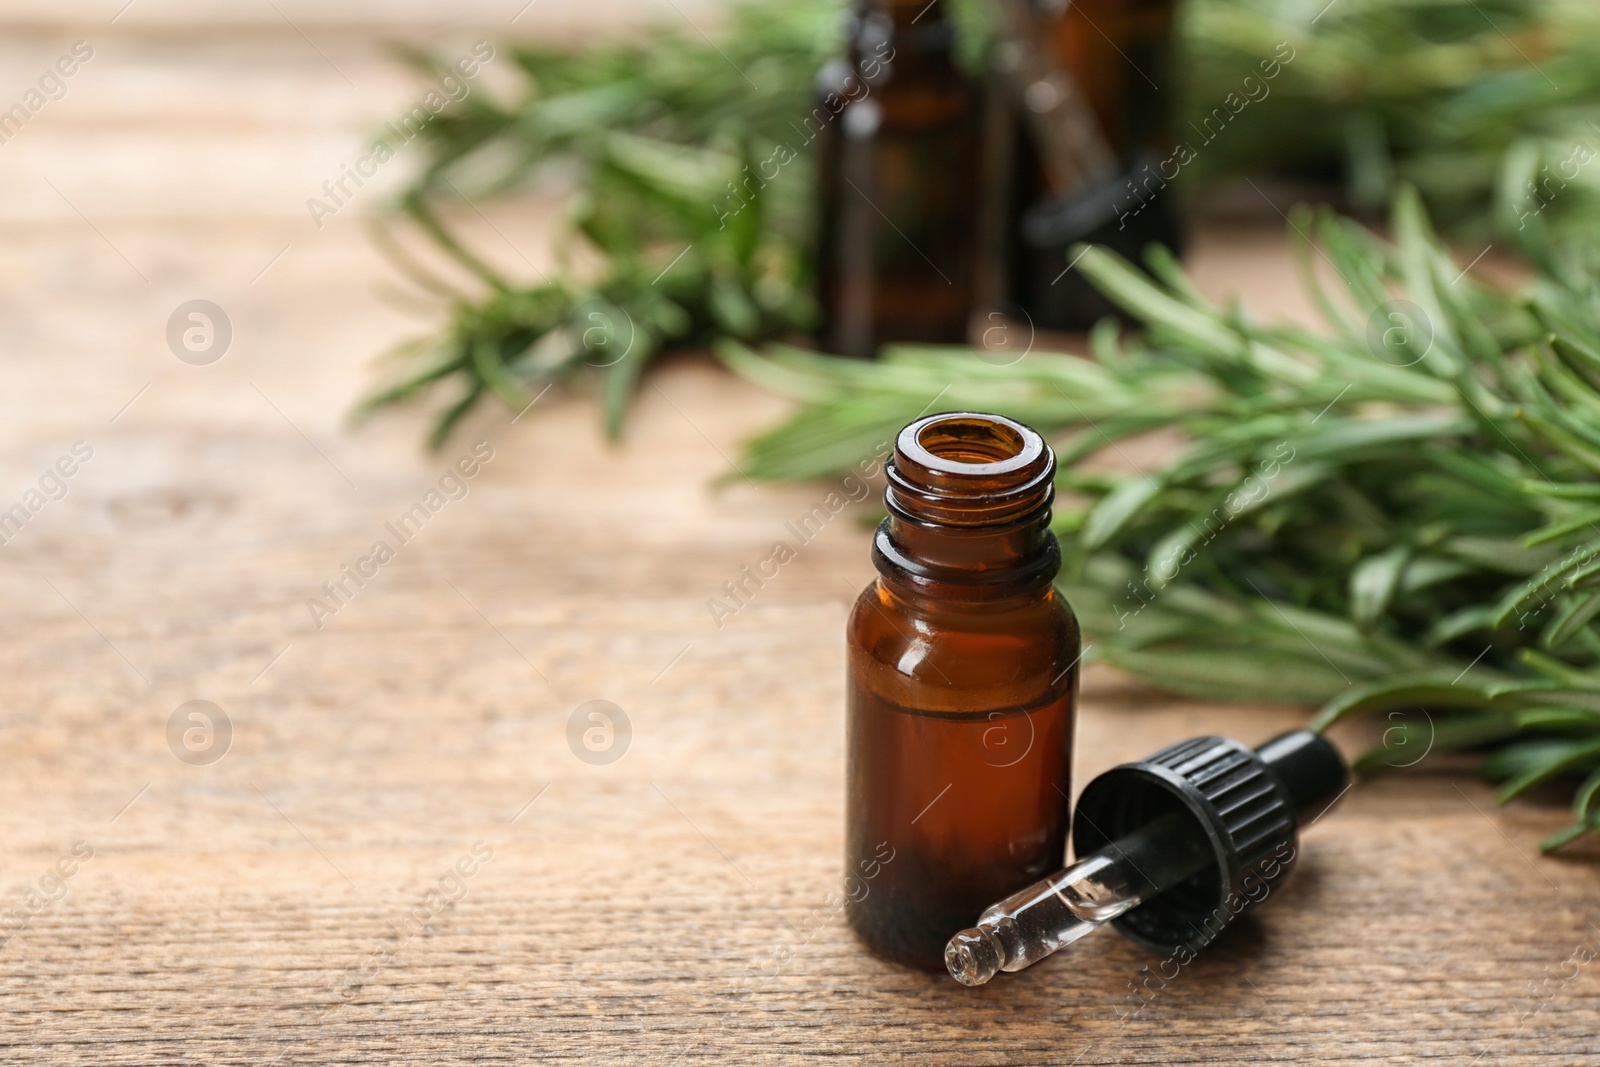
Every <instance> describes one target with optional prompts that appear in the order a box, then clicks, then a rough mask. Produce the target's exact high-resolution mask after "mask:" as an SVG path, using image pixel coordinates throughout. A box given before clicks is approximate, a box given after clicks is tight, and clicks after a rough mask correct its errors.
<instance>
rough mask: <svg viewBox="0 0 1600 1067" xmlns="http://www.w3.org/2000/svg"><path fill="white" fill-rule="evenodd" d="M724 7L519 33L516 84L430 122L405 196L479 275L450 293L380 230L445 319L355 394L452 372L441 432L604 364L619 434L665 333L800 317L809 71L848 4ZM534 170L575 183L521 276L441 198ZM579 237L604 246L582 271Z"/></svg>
mask: <svg viewBox="0 0 1600 1067" xmlns="http://www.w3.org/2000/svg"><path fill="white" fill-rule="evenodd" d="M728 19H729V23H728V26H727V28H726V30H725V31H724V32H722V33H720V34H719V40H718V41H717V42H715V43H713V42H712V41H710V40H706V39H702V38H701V37H699V36H697V35H693V34H690V33H687V32H685V33H678V32H669V31H665V30H659V31H656V32H654V33H651V34H649V35H647V36H645V37H643V38H641V39H636V40H632V41H617V42H606V43H602V44H598V45H594V46H591V47H589V48H586V49H583V50H581V51H578V52H570V51H564V50H559V49H554V48H541V47H532V46H517V47H516V48H515V49H514V51H513V57H514V62H515V64H516V69H517V78H518V83H519V84H518V87H517V90H516V92H517V97H516V99H515V100H513V101H511V102H510V103H508V104H502V103H498V102H496V100H495V99H493V98H491V95H490V94H489V93H488V92H484V91H480V92H476V93H473V94H470V95H468V96H467V97H465V98H464V99H463V100H461V101H460V102H459V103H457V104H455V105H453V106H452V107H451V108H450V109H448V110H446V111H445V112H443V113H441V114H440V115H438V116H437V117H436V118H435V119H434V120H433V121H432V122H431V123H430V124H429V125H428V126H426V127H425V128H424V130H425V132H424V135H423V144H424V146H425V150H426V151H427V153H428V162H427V166H426V168H425V170H424V172H423V174H422V175H421V177H420V178H419V179H418V181H417V182H416V184H415V185H414V187H412V188H411V189H410V190H409V191H408V192H407V193H406V194H405V196H404V198H403V201H402V207H403V209H404V213H405V215H406V216H407V217H409V218H410V219H411V220H412V221H414V222H415V223H416V224H417V225H418V226H419V227H420V228H421V230H422V231H423V233H425V234H426V235H427V236H428V237H429V238H431V240H432V242H433V244H435V245H436V246H437V248H438V249H439V250H440V251H442V252H444V253H445V254H447V255H448V256H449V257H450V258H452V259H453V260H455V261H456V263H457V264H459V265H460V266H462V267H464V268H465V269H466V270H467V272H469V273H470V274H471V275H473V276H474V277H475V278H476V280H477V282H478V283H479V284H478V287H477V288H476V289H475V290H474V291H471V292H462V291H459V290H457V289H455V288H453V287H452V286H450V285H447V284H446V283H445V282H443V281H441V280H439V279H438V278H437V277H436V276H434V274H433V273H430V272H429V271H427V270H425V269H424V268H422V267H420V266H419V265H417V263H416V262H415V260H414V259H413V258H412V257H409V256H406V255H404V254H403V253H401V252H400V251H399V249H398V247H396V246H395V244H394V243H393V242H391V248H392V249H393V250H394V251H395V253H396V258H397V262H399V263H401V264H402V265H403V266H404V267H405V268H406V270H407V271H408V273H410V274H411V276H412V277H413V278H414V279H415V280H416V281H417V282H418V283H419V284H420V285H421V286H423V287H424V288H426V289H427V290H429V291H431V292H433V293H435V294H436V295H438V296H440V297H442V298H443V299H444V300H445V301H446V302H447V303H448V305H449V308H450V312H449V316H450V321H449V325H448V327H447V328H446V330H445V331H444V333H443V335H442V336H439V337H435V338H427V339H424V340H422V341H419V342H416V343H415V344H413V345H410V346H407V348H406V349H404V350H403V351H402V352H401V353H400V355H401V356H402V360H403V363H404V367H405V371H406V373H405V375H404V377H403V378H402V379H401V381H400V382H399V383H398V384H396V385H394V386H392V387H390V388H387V389H385V390H383V391H381V392H379V393H378V394H376V395H374V396H372V397H371V398H369V399H368V400H367V401H366V403H365V404H364V406H363V409H364V410H365V411H371V410H373V409H376V408H381V407H384V406H386V405H389V404H392V403H395V402H398V401H402V400H408V399H411V398H413V397H416V396H417V395H419V394H422V393H424V392H427V391H428V390H430V389H431V388H433V387H435V386H437V385H442V384H446V383H450V384H451V385H453V386H454V387H456V388H457V389H458V390H459V392H458V396H457V399H456V400H455V402H454V403H453V404H452V405H451V406H450V407H449V408H447V409H446V410H445V412H444V414H443V415H442V416H441V418H440V420H439V422H438V424H437V425H436V427H435V429H434V432H433V435H432V439H431V440H432V444H433V445H434V446H435V447H437V446H438V445H439V444H441V443H442V442H443V441H444V440H445V438H446V437H447V436H448V435H449V433H450V431H451V429H452V428H453V427H454V426H455V424H456V423H457V422H458V421H459V420H460V419H461V418H462V417H464V416H465V415H466V413H467V412H468V411H470V410H471V409H472V407H473V406H474V405H475V404H476V403H477V401H478V400H480V399H481V398H483V397H484V396H488V395H493V396H496V397H499V398H500V399H501V400H502V401H504V402H505V403H506V404H508V405H510V406H511V407H512V408H513V409H514V410H517V409H521V408H522V407H523V406H524V405H526V404H528V403H529V402H530V401H531V400H532V398H533V397H534V396H535V395H536V393H537V391H538V390H539V388H541V387H542V386H544V385H546V384H548V383H550V382H553V381H557V380H560V379H562V378H564V377H566V376H568V375H569V374H570V373H571V372H573V371H575V370H578V369H580V368H582V367H584V366H585V365H588V366H591V367H597V368H600V369H599V374H600V375H601V377H602V385H601V391H602V398H603V404H602V408H603V411H604V416H605V425H606V430H607V432H608V433H609V434H611V435H612V436H615V435H616V434H618V433H619V432H620V430H621V426H622V419H623V414H624V411H625V408H626V405H627V402H628V398H629V396H630V394H631V392H632V390H633V388H634V385H635V383H636V381H637V379H638V376H639V372H640V370H641V368H642V367H643V366H644V364H645V363H646V362H647V361H648V360H649V359H650V357H651V356H652V355H654V354H655V353H656V352H657V351H658V350H659V349H660V348H662V347H663V346H666V345H671V344H678V343H685V342H704V341H706V340H708V339H710V338H713V337H737V338H760V337H769V336H777V335H782V334H784V333H786V332H788V331H792V330H795V329H798V328H802V327H804V326H806V325H808V324H809V323H810V322H811V319H812V317H813V313H814V312H813V305H812V300H811V296H810V289H811V281H810V267H809V263H808V257H807V242H808V241H809V239H810V237H809V235H810V232H811V223H810V210H811V203H810V200H811V178H810V171H809V168H808V166H807V163H806V161H805V159H803V158H799V157H800V156H801V155H802V154H803V152H804V145H805V144H806V142H807V140H808V139H809V137H811V136H814V135H815V130H816V129H817V128H818V123H817V122H816V121H815V120H813V121H812V122H811V123H810V126H809V127H808V126H807V124H806V120H807V118H808V116H809V114H810V112H811V111H812V109H813V108H814V107H815V103H814V101H813V100H812V90H811V84H812V79H813V77H814V76H815V75H816V72H817V70H818V68H819V67H820V66H821V65H822V63H823V62H824V60H825V59H826V58H827V57H828V56H831V55H833V54H834V53H835V52H836V50H837V46H838V36H839V6H838V5H837V4H834V3H824V4H785V5H777V4H772V3H751V2H746V3H742V4H737V5H735V6H733V7H731V8H730V9H729V12H728ZM416 62H417V63H418V64H419V65H422V66H424V67H429V64H430V63H431V61H430V60H428V59H427V58H426V57H417V58H416ZM780 146H784V148H786V149H787V150H784V149H780ZM775 174H781V177H780V178H779V179H778V180H772V179H773V178H774V176H775ZM545 179H550V180H553V181H556V182H562V183H565V187H566V188H569V189H570V190H571V192H570V194H569V195H568V196H567V198H566V200H567V207H568V218H567V220H566V224H567V230H566V232H564V233H563V235H562V238H561V240H562V243H563V248H562V253H563V255H562V264H561V266H560V267H559V268H558V269H557V270H556V271H555V272H554V273H553V274H551V275H548V276H542V277H540V278H538V279H536V280H535V281H533V282H531V283H530V282H527V281H517V280H513V279H510V278H508V277H506V276H505V275H504V274H502V273H501V272H500V271H498V270H496V269H494V268H493V267H491V266H490V265H489V264H487V263H486V262H484V260H483V259H482V258H481V257H480V256H478V255H477V254H476V253H474V252H473V251H472V250H471V249H469V248H467V247H466V245H465V244H463V243H462V242H461V241H460V240H458V239H457V237H456V236H455V234H454V232H453V231H452V230H451V228H450V227H448V226H447V225H446V224H445V222H444V221H443V220H442V219H441V216H440V213H441V210H442V208H444V207H445V206H448V205H453V206H456V207H462V206H463V201H465V210H467V211H473V210H475V209H476V205H477V202H478V201H480V200H481V199H483V198H484V197H487V196H491V195H494V194H497V193H501V192H505V191H507V190H509V189H512V188H515V187H517V186H521V185H526V184H528V183H530V182H535V181H540V180H545ZM580 245H581V246H586V247H585V248H583V252H584V253H594V254H597V258H598V263H597V264H591V265H590V267H589V269H587V270H585V269H582V268H581V265H577V264H576V263H575V261H576V260H578V259H580V258H582V256H581V255H576V254H575V253H577V252H578V246H580ZM589 258H590V259H594V258H596V256H594V255H590V256H589ZM419 362H420V364H421V366H420V368H418V367H417V364H418V363H419Z"/></svg>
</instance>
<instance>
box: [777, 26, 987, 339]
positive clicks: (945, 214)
mask: <svg viewBox="0 0 1600 1067" xmlns="http://www.w3.org/2000/svg"><path fill="white" fill-rule="evenodd" d="M849 37H850V40H849V54H848V58H847V59H845V60H841V61H836V62H834V63H830V64H829V65H828V66H827V67H825V68H824V69H823V71H822V72H821V74H820V75H819V76H818V79H817V82H818V84H817V88H818V93H817V96H818V105H817V107H816V108H815V109H814V111H813V113H812V115H811V116H810V117H808V119H807V120H806V127H807V130H806V133H807V136H808V138H809V137H811V136H813V133H814V135H815V137H816V139H817V142H818V176H817V179H818V186H819V188H818V203H819V208H820V218H819V219H818V234H819V238H820V240H819V247H818V256H817V268H818V296H819V299H820V302H821V304H822V312H823V324H822V343H823V345H824V347H826V348H827V350H828V351H830V352H836V353H839V354H841V355H852V356H871V355H873V354H874V353H875V352H876V351H877V349H878V346H879V345H881V344H883V343H884V342H886V341H944V342H957V343H959V342H963V341H965V340H966V337H967V320H968V317H969V315H970V313H971V310H972V304H973V279H974V273H975V260H976V241H977V239H978V235H977V227H976V221H977V210H976V201H977V197H978V187H979V175H980V161H979V121H978V116H979V106H980V91H979V87H978V85H977V83H976V82H974V81H973V80H972V79H971V78H969V77H968V76H967V75H966V74H964V73H963V72H962V71H961V70H960V68H959V67H957V65H956V62H955V58H954V46H955V32H954V26H953V25H952V23H951V22H950V20H949V19H948V18H947V17H946V12H945V5H944V0H931V2H930V0H856V8H855V17H854V18H853V19H852V20H851V23H850V33H849ZM813 127H815V130H814V131H813Z"/></svg>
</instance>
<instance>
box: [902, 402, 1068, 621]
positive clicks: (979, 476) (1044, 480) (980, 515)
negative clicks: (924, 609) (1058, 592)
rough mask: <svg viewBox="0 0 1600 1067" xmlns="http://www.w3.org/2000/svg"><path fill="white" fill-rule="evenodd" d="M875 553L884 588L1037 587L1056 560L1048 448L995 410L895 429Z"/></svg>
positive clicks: (928, 593)
mask: <svg viewBox="0 0 1600 1067" xmlns="http://www.w3.org/2000/svg"><path fill="white" fill-rule="evenodd" d="M886 474H887V477H888V482H889V486H888V489H887V490H886V491H885V493H884V500H885V503H886V504H887V505H888V508H889V517H888V518H887V519H885V520H884V522H883V523H882V525H880V526H879V528H878V532H877V535H876V536H875V537H874V539H873V562H874V563H875V564H876V565H877V567H878V571H879V573H880V574H881V575H883V577H884V579H885V581H886V583H887V584H888V585H889V587H890V589H891V591H894V592H896V593H899V594H901V595H905V596H915V597H927V598H931V599H956V600H963V601H972V600H982V601H992V600H1004V599H1010V598H1013V597H1026V596H1031V595H1041V594H1042V593H1043V592H1044V591H1045V590H1047V589H1048V588H1049V586H1050V583H1051V582H1052V581H1053V580H1054V578H1055V575H1056V572H1057V571H1058V570H1059V569H1060V549H1059V548H1058V546H1057V545H1056V540H1055V537H1054V535H1053V534H1051V533H1050V505H1051V502H1052V501H1053V499H1054V497H1055V483H1054V475H1055V454H1054V453H1053V452H1052V451H1051V450H1050V446H1049V445H1047V444H1045V442H1044V439H1043V438H1042V437H1040V436H1039V434H1038V433H1036V432H1035V431H1034V430H1032V429H1029V428H1028V427H1026V426H1024V425H1022V424H1021V423H1019V422H1015V421H1013V420H1011V419H1006V418H1004V417H1002V416H998V415H986V414H980V413H975V412H959V413H954V414H943V415H933V416H929V417H927V418H924V419H919V420H917V421H916V422H913V423H912V424H911V425H909V426H907V427H906V428H905V429H904V430H902V431H901V433H900V436H899V437H898V438H897V440H896V442H895V450H894V454H893V456H892V457H891V459H890V461H889V463H888V466H887V468H886Z"/></svg>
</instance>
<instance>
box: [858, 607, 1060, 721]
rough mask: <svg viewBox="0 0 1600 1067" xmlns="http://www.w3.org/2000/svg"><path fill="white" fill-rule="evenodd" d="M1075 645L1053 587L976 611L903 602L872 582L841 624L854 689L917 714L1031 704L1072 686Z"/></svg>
mask: <svg viewBox="0 0 1600 1067" xmlns="http://www.w3.org/2000/svg"><path fill="white" fill-rule="evenodd" d="M1080 640H1081V639H1080V636H1079V630H1078V621H1077V618H1076V616H1075V615H1074V614H1073V612H1072V609H1071V607H1070V606H1069V605H1068V604H1067V602H1066V600H1065V598H1063V597H1062V596H1060V595H1059V594H1058V593H1056V592H1055V591H1054V590H1046V591H1045V592H1044V593H1043V594H1041V595H1039V596H1037V597H1034V598H1031V599H1029V600H1027V601H1025V602H1022V603H1015V604H1007V605H1001V606H995V605H988V606H978V607H977V608H976V609H975V606H974V605H971V604H953V605H945V604H934V605H926V604H913V603H909V602H907V601H905V600H903V599H901V598H899V597H897V596H895V595H894V594H893V593H891V592H889V591H888V590H886V589H884V587H883V585H882V583H881V582H874V583H873V584H871V585H869V586H868V587H867V588H866V589H864V590H863V591H862V593H861V596H860V597H858V598H857V600H856V604H855V608H854V610H853V611H852V612H851V615H850V620H849V623H848V626H847V644H848V646H849V655H850V663H851V671H852V675H853V679H854V683H855V684H856V685H858V686H863V687H865V688H867V689H870V690H872V691H874V692H876V693H878V694H879V695H880V696H883V697H885V698H886V699H892V700H894V701H895V702H897V703H902V704H906V705H908V706H923V707H928V706H933V704H935V703H943V702H945V701H948V702H949V703H950V704H951V705H952V706H967V705H985V706H1000V705H1005V704H1026V703H1030V702H1032V701H1033V700H1036V699H1038V698H1039V697H1041V696H1042V695H1043V694H1045V693H1046V692H1053V691H1056V690H1059V689H1061V688H1063V687H1065V686H1067V685H1070V684H1073V683H1074V682H1075V680H1076V672H1075V669H1074V668H1075V666H1076V663H1077V659H1078V653H1079V646H1080Z"/></svg>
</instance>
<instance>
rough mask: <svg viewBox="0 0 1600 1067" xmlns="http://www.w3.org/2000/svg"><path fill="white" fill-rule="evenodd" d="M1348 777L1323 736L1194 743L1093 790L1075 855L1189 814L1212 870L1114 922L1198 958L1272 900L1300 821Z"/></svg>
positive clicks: (1077, 825) (1079, 817)
mask: <svg viewBox="0 0 1600 1067" xmlns="http://www.w3.org/2000/svg"><path fill="white" fill-rule="evenodd" d="M1348 778H1349V771H1348V769H1347V767H1346V765H1345V761H1344V757H1342V756H1341V755H1339V751H1338V749H1336V748H1334V747H1333V745H1332V744H1331V743H1330V742H1329V741H1328V740H1327V739H1326V738H1324V737H1323V736H1322V735H1321V734H1317V733H1314V732H1312V731H1310V730H1295V731H1292V732H1290V733H1287V734H1283V735H1282V736H1280V737H1275V738H1273V739H1272V740H1271V741H1268V742H1267V743H1266V744H1264V745H1262V746H1261V747H1260V748H1258V749H1253V750H1252V749H1250V748H1249V747H1247V746H1245V745H1242V744H1240V743H1239V742H1237V741H1232V740H1229V739H1228V738H1225V737H1196V738H1192V739H1190V740H1188V741H1181V742H1179V743H1178V744H1175V745H1169V746H1168V747H1166V748H1164V749H1162V750H1161V751H1159V752H1156V753H1155V754H1153V755H1151V756H1149V757H1148V758H1146V759H1142V760H1139V761H1137V762H1135V763H1125V764H1123V765H1122V766H1120V767H1114V768H1112V769H1111V770H1109V771H1107V772H1106V773H1104V774H1102V775H1100V776H1099V777H1098V778H1096V779H1094V780H1093V781H1092V782H1090V783H1089V784H1088V785H1087V786H1086V787H1085V788H1084V790H1083V793H1082V795H1081V796H1079V798H1078V806H1077V811H1076V813H1075V815H1074V816H1073V847H1074V849H1075V852H1076V855H1078V856H1079V857H1083V856H1088V855H1090V854H1091V853H1093V852H1096V851H1098V850H1099V849H1102V848H1104V847H1105V846H1106V845H1108V844H1110V843H1112V842H1114V841H1118V840H1120V839H1123V838H1125V837H1128V836H1129V835H1131V834H1134V833H1137V832H1138V831H1139V830H1141V829H1143V828H1144V827H1146V826H1149V825H1150V824H1152V823H1153V822H1155V821H1156V820H1157V819H1159V818H1161V817H1163V816H1165V815H1168V814H1170V813H1172V812H1175V811H1177V812H1187V813H1188V814H1189V815H1190V816H1191V817H1192V818H1193V820H1194V832H1195V833H1196V834H1201V835H1204V837H1205V838H1206V839H1207V840H1208V842H1209V844H1210V846H1211V851H1212V853H1213V854H1214V856H1215V860H1214V862H1213V863H1211V864H1208V865H1207V866H1206V867H1205V868H1204V869H1202V870H1200V871H1199V872H1197V873H1195V874H1194V875H1191V876H1190V877H1188V878H1186V879H1184V880H1183V881H1182V882H1180V883H1178V884H1177V885H1175V886H1172V887H1171V888H1169V889H1166V890H1164V891H1162V892H1160V893H1158V894H1156V895H1155V896H1153V897H1151V898H1150V899H1148V900H1146V901H1145V902H1144V903H1143V904H1140V905H1139V906H1138V907H1136V908H1133V909H1131V910H1129V911H1128V912H1126V913H1125V914H1123V915H1121V916H1120V917H1118V918H1117V919H1115V920H1114V922H1115V924H1116V926H1117V928H1118V929H1119V930H1121V931H1122V932H1123V933H1124V934H1126V935H1127V936H1129V937H1130V938H1132V939H1133V940H1135V941H1137V942H1139V943H1140V944H1142V945H1145V946H1146V947H1148V948H1152V949H1155V950H1156V951H1158V952H1163V953H1168V954H1172V953H1177V952H1179V951H1180V950H1182V949H1185V948H1187V949H1189V950H1190V951H1198V950H1199V949H1200V948H1201V947H1203V946H1204V945H1206V944H1209V943H1210V942H1211V941H1212V940H1213V939H1214V938H1215V937H1216V936H1217V934H1218V933H1220V932H1221V931H1222V929H1223V928H1224V927H1226V926H1227V925H1229V924H1230V923H1231V922H1232V921H1233V920H1234V919H1235V918H1237V917H1238V916H1239V915H1241V914H1243V913H1244V912H1245V911H1247V910H1249V909H1250V908H1253V907H1255V906H1256V905H1258V904H1260V903H1261V902H1262V901H1264V900H1266V899H1267V898H1268V897H1270V896H1271V895H1272V894H1273V893H1275V892H1277V891H1278V889H1279V888H1280V887H1281V886H1282V885H1283V883H1284V881H1285V879H1286V878H1287V876H1288V874H1289V872H1290V871H1291V870H1292V869H1293V867H1294V863H1295V859H1296V855H1297V851H1298V846H1299V841H1298V834H1299V829H1300V826H1301V824H1302V823H1303V822H1309V821H1310V820H1312V819H1315V818H1316V817H1318V816H1319V815H1321V814H1322V812H1323V811H1325V810H1327V808H1328V807H1330V806H1331V805H1332V804H1333V802H1334V801H1335V800H1337V799H1338V798H1339V796H1340V795H1342V794H1343V792H1344V790H1345V785H1346V782H1347V781H1348Z"/></svg>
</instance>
